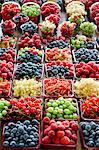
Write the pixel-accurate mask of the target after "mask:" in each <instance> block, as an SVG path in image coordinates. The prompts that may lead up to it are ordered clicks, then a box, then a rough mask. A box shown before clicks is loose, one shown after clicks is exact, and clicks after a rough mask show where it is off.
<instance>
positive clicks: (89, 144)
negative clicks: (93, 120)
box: [86, 141, 94, 147]
mask: <svg viewBox="0 0 99 150" xmlns="http://www.w3.org/2000/svg"><path fill="white" fill-rule="evenodd" d="M86 144H87V145H88V146H89V147H94V142H93V141H89V142H88V143H86Z"/></svg>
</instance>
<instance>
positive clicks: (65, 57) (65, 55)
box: [45, 47, 72, 62]
mask: <svg viewBox="0 0 99 150" xmlns="http://www.w3.org/2000/svg"><path fill="white" fill-rule="evenodd" d="M45 56H46V61H48V62H51V61H59V60H60V61H71V60H72V57H71V52H70V51H69V50H68V48H64V49H60V48H58V47H55V48H52V49H47V50H46V53H45Z"/></svg>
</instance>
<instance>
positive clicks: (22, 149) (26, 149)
mask: <svg viewBox="0 0 99 150" xmlns="http://www.w3.org/2000/svg"><path fill="white" fill-rule="evenodd" d="M10 121H12V122H14V123H16V122H17V121H19V120H14V121H13V120H10ZM10 121H1V124H0V127H1V144H0V148H1V150H40V143H41V131H40V124H39V125H38V126H39V142H38V145H37V146H35V147H5V146H3V141H4V127H5V125H6V124H8V123H9V122H10ZM23 121H25V119H23V120H21V122H23Z"/></svg>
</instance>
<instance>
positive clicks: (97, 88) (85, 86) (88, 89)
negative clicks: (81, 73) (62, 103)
mask: <svg viewBox="0 0 99 150" xmlns="http://www.w3.org/2000/svg"><path fill="white" fill-rule="evenodd" d="M74 88H75V93H76V94H77V96H79V97H88V96H89V97H90V96H92V95H93V93H95V94H96V95H97V96H99V81H98V80H95V79H93V78H81V80H80V81H76V82H75V84H74Z"/></svg>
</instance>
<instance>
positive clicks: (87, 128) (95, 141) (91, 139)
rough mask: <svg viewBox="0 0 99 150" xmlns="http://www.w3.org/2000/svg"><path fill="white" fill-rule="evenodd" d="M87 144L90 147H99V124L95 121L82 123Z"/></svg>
mask: <svg viewBox="0 0 99 150" xmlns="http://www.w3.org/2000/svg"><path fill="white" fill-rule="evenodd" d="M80 125H81V129H82V132H83V136H84V140H85V144H86V145H87V146H88V147H99V124H98V123H95V122H93V121H91V122H81V123H80Z"/></svg>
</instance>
